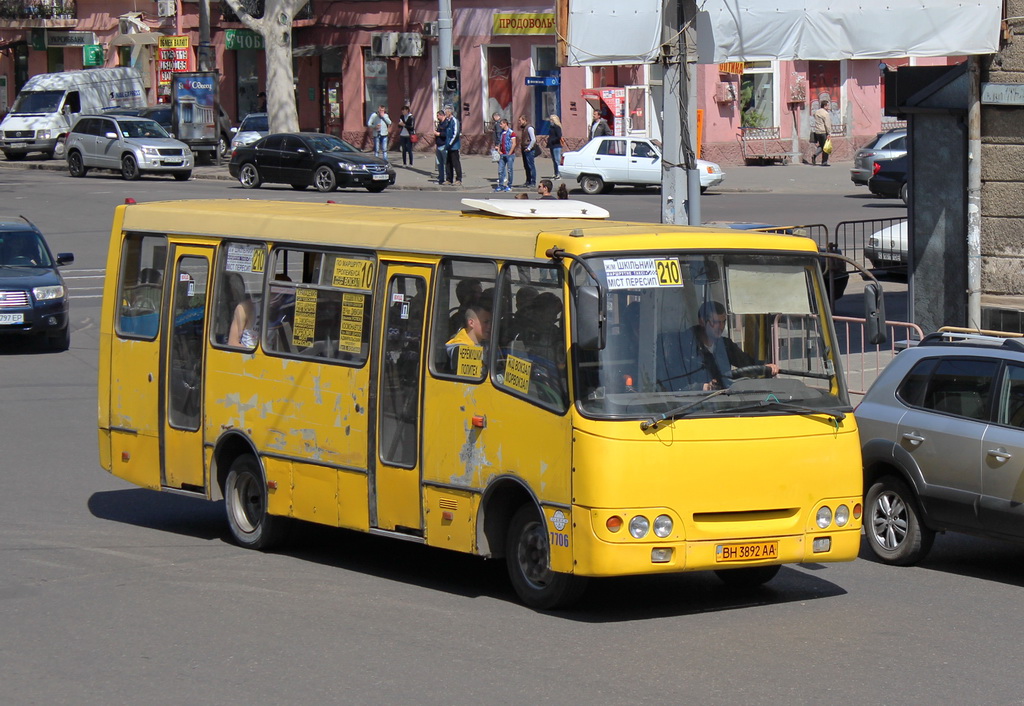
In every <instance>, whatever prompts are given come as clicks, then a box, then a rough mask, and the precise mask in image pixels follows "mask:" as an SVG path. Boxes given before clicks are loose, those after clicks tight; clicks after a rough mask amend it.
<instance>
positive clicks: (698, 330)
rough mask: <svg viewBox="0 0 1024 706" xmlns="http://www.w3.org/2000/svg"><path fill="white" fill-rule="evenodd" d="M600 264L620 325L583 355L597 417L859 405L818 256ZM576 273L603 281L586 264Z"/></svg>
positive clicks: (584, 403) (586, 399) (584, 398)
mask: <svg viewBox="0 0 1024 706" xmlns="http://www.w3.org/2000/svg"><path fill="white" fill-rule="evenodd" d="M590 263H591V266H592V268H593V270H594V272H595V273H596V275H597V276H598V278H599V279H600V280H601V285H602V286H603V287H605V291H606V294H607V303H606V312H607V331H608V334H607V343H606V345H605V347H604V349H603V350H600V351H578V352H577V355H576V356H575V363H576V380H577V390H578V391H579V393H578V401H579V405H580V407H581V409H582V411H583V412H584V413H585V414H587V415H588V416H594V417H600V418H650V417H651V416H654V415H660V414H665V413H669V414H670V415H671V416H688V417H691V416H701V415H716V414H723V413H726V414H765V413H779V412H789V413H793V412H798V409H797V408H798V407H799V408H800V409H806V408H812V409H814V410H824V411H825V412H826V413H829V412H830V411H835V410H837V409H839V408H848V407H849V400H848V397H847V393H846V389H845V387H844V384H843V381H842V376H841V375H840V373H839V370H838V362H837V356H836V346H835V344H834V340H833V337H834V333H833V331H832V329H831V328H830V327H829V326H828V324H827V321H828V316H827V315H823V314H822V312H823V310H824V309H825V307H826V306H827V304H825V303H824V302H823V300H822V298H821V297H820V295H819V293H818V287H817V285H816V283H817V281H818V279H817V278H818V269H819V266H818V263H817V260H816V258H814V257H813V256H809V255H808V256H805V255H792V254H763V253H758V254H753V253H741V252H736V253H711V254H706V253H701V254H694V253H672V252H666V253H659V254H656V255H652V254H650V253H644V254H642V255H640V254H638V255H635V256H633V255H624V254H618V253H616V254H615V255H608V256H595V257H592V258H591V259H590ZM573 277H574V282H575V284H576V285H577V286H580V285H585V284H593V282H592V280H590V279H589V277H588V276H587V275H586V274H585V273H584V272H583V269H582V268H581V267H579V266H578V265H577V266H576V267H575V268H574V271H573ZM681 408H685V410H681Z"/></svg>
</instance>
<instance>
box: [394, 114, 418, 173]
mask: <svg viewBox="0 0 1024 706" xmlns="http://www.w3.org/2000/svg"><path fill="white" fill-rule="evenodd" d="M398 124H399V125H401V126H402V129H401V130H399V132H398V147H399V149H401V150H402V166H403V167H404V166H405V165H406V158H408V160H409V162H408V163H409V166H410V167H411V166H412V138H413V135H415V134H416V119H415V118H413V117H412V113H410V112H409V106H407V105H403V106H402V115H401V116H399V118H398Z"/></svg>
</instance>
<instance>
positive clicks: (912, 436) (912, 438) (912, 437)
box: [903, 431, 924, 446]
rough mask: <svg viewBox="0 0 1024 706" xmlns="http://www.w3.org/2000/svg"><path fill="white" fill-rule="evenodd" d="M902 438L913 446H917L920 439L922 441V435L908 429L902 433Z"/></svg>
mask: <svg viewBox="0 0 1024 706" xmlns="http://www.w3.org/2000/svg"><path fill="white" fill-rule="evenodd" d="M903 438H904V439H906V440H907V441H909V442H910V443H911V444H912V445H913V446H917V445H918V444H920V443H921V442H922V441H924V437H923V436H921V435H920V434H918V433H917V432H916V431H908V432H907V433H906V434H904V435H903Z"/></svg>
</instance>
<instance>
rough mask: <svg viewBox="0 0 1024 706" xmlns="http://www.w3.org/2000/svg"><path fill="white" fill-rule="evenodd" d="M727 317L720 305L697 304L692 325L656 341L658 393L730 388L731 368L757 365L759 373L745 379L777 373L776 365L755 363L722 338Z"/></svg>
mask: <svg viewBox="0 0 1024 706" xmlns="http://www.w3.org/2000/svg"><path fill="white" fill-rule="evenodd" d="M728 318H729V317H728V315H727V313H726V309H725V307H724V306H723V305H722V304H721V303H720V302H717V301H714V300H708V301H706V302H704V303H703V304H701V305H700V309H699V310H698V312H697V325H696V326H692V327H690V328H688V329H686V330H684V331H679V332H673V333H668V334H665V335H663V336H661V337H660V338H659V342H658V343H659V345H658V349H659V355H660V356H661V365H660V366H659V368H660V371H661V373H662V374H661V375H660V376H659V379H658V386H659V387H660V388H661V389H662V390H673V391H678V390H705V391H711V390H719V389H723V388H726V387H730V386H731V385H732V382H733V375H732V371H733V368H746V367H748V366H761V368H762V370H760V371H757V372H756V373H755V374H753V375H750V374H748V375H747V376H748V377H758V376H761V377H774V376H776V375H778V374H779V366H778V365H776V364H775V363H762V362H761V361H758V360H756V359H755V358H753V357H752V356H750V355H749V354H747V353H746V352H745V351H744V350H743V349H742V348H740V347H739V346H738V345H737V344H736V343H734V342H733V341H732V339H730V338H729V337H728V336H725V335H724V333H725V326H726V324H727V323H728Z"/></svg>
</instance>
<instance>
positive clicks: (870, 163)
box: [850, 127, 907, 186]
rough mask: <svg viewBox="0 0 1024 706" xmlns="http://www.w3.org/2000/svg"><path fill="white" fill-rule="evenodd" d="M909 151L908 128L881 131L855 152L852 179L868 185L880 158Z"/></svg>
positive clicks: (890, 157) (900, 155)
mask: <svg viewBox="0 0 1024 706" xmlns="http://www.w3.org/2000/svg"><path fill="white" fill-rule="evenodd" d="M906 153H907V129H906V128H903V127H901V128H896V129H894V130H889V131H887V132H880V133H878V135H876V136H875V139H873V140H872V141H871V142H869V143H868V144H866V145H864V146H863V147H861V148H860V149H859V150H857V151H856V152H854V154H853V169H851V170H850V180H851V181H852V182H853V183H854V184H856V185H857V186H867V185H868V180H869V179H871V175H872V174H873V173H874V169H875V162H877V161H878V160H880V159H892V158H893V157H902V156H903V155H905V154H906Z"/></svg>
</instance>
